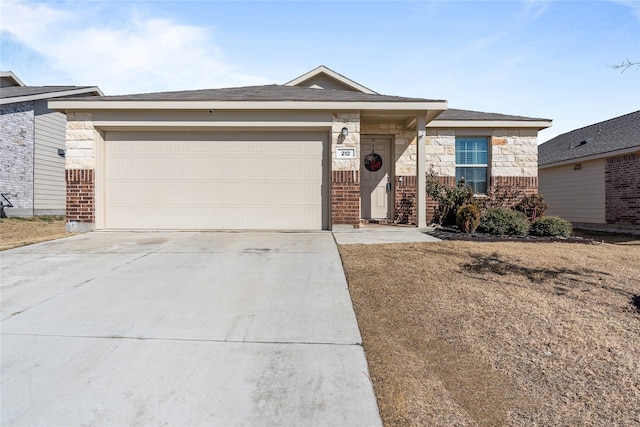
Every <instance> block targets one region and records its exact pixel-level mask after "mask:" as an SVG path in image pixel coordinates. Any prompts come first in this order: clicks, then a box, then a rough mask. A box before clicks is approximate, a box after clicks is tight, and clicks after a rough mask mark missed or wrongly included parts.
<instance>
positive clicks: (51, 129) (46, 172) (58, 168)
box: [34, 100, 67, 215]
mask: <svg viewBox="0 0 640 427" xmlns="http://www.w3.org/2000/svg"><path fill="white" fill-rule="evenodd" d="M34 107H35V142H36V144H35V159H34V213H35V214H36V215H37V214H46V213H50V214H64V212H65V199H66V190H65V185H66V184H65V179H64V158H63V157H60V156H59V155H58V149H59V148H62V149H64V148H65V131H66V124H67V121H66V117H65V115H64V114H62V113H58V112H55V111H51V110H49V109H47V101H46V100H43V101H36V102H34Z"/></svg>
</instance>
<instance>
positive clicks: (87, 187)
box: [65, 169, 95, 223]
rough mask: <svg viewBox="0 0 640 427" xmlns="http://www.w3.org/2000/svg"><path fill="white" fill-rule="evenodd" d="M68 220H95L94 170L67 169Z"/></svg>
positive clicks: (89, 221)
mask: <svg viewBox="0 0 640 427" xmlns="http://www.w3.org/2000/svg"><path fill="white" fill-rule="evenodd" d="M65 175H66V181H67V222H87V223H92V222H94V218H95V217H94V212H95V211H94V207H95V205H94V195H95V181H94V178H93V177H94V171H93V170H91V169H74V170H67V171H66V174H65Z"/></svg>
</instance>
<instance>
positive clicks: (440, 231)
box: [429, 226, 602, 245]
mask: <svg viewBox="0 0 640 427" xmlns="http://www.w3.org/2000/svg"><path fill="white" fill-rule="evenodd" d="M429 234H430V235H432V236H434V237H437V238H438V239H442V240H463V241H467V242H471V241H473V242H529V243H554V242H555V243H559V242H561V243H581V244H586V245H599V244H601V243H602V241H598V240H594V239H591V238H588V237H580V236H575V235H574V236H569V237H555V236H533V235H531V234H528V235H526V236H500V235H495V234H486V233H478V232H475V233H469V234H468V233H463V232H461V231H459V230H458V229H456V228H450V227H438V226H436V228H435V230H434V231H432V232H430V233H429Z"/></svg>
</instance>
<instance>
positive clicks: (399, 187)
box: [395, 175, 418, 224]
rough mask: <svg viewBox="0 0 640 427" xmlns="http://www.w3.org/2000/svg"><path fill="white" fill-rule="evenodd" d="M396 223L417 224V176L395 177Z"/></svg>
mask: <svg viewBox="0 0 640 427" xmlns="http://www.w3.org/2000/svg"><path fill="white" fill-rule="evenodd" d="M395 189H396V191H395V222H397V223H398V224H415V223H416V221H417V219H416V195H417V194H418V186H417V185H416V177H415V175H408V176H407V175H405V176H396V177H395Z"/></svg>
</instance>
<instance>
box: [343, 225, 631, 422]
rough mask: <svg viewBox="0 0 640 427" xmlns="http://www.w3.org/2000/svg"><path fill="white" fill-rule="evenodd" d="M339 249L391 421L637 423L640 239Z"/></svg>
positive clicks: (382, 408)
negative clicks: (602, 241) (611, 241)
mask: <svg viewBox="0 0 640 427" xmlns="http://www.w3.org/2000/svg"><path fill="white" fill-rule="evenodd" d="M636 237H637V236H636ZM339 249H340V254H341V256H342V260H343V264H344V267H345V272H346V274H347V279H348V283H349V290H350V293H351V297H352V300H353V303H354V308H355V311H356V315H357V318H358V324H359V327H360V330H361V333H362V337H363V343H364V349H365V353H366V356H367V360H368V363H369V369H370V375H371V380H372V382H373V386H374V389H375V392H376V396H377V399H378V405H379V408H380V412H381V416H382V419H383V422H384V424H385V425H387V426H407V425H415V426H417V425H434V426H452V425H457V426H467V425H468V426H475V425H480V426H499V425H500V426H501V425H507V426H522V425H583V426H602V425H621V426H622V425H638V424H640V358H639V357H638V354H640V307H639V305H640V237H637V238H635V239H634V238H628V239H626V240H625V241H624V242H621V243H617V244H608V243H601V244H598V245H592V244H589V245H587V244H585V245H582V244H570V245H569V244H564V243H558V242H555V243H548V244H545V245H540V244H537V243H533V242H527V241H518V242H477V241H474V242H469V241H454V240H449V241H443V242H440V243H413V244H394V245H348V246H340V247H339Z"/></svg>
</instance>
